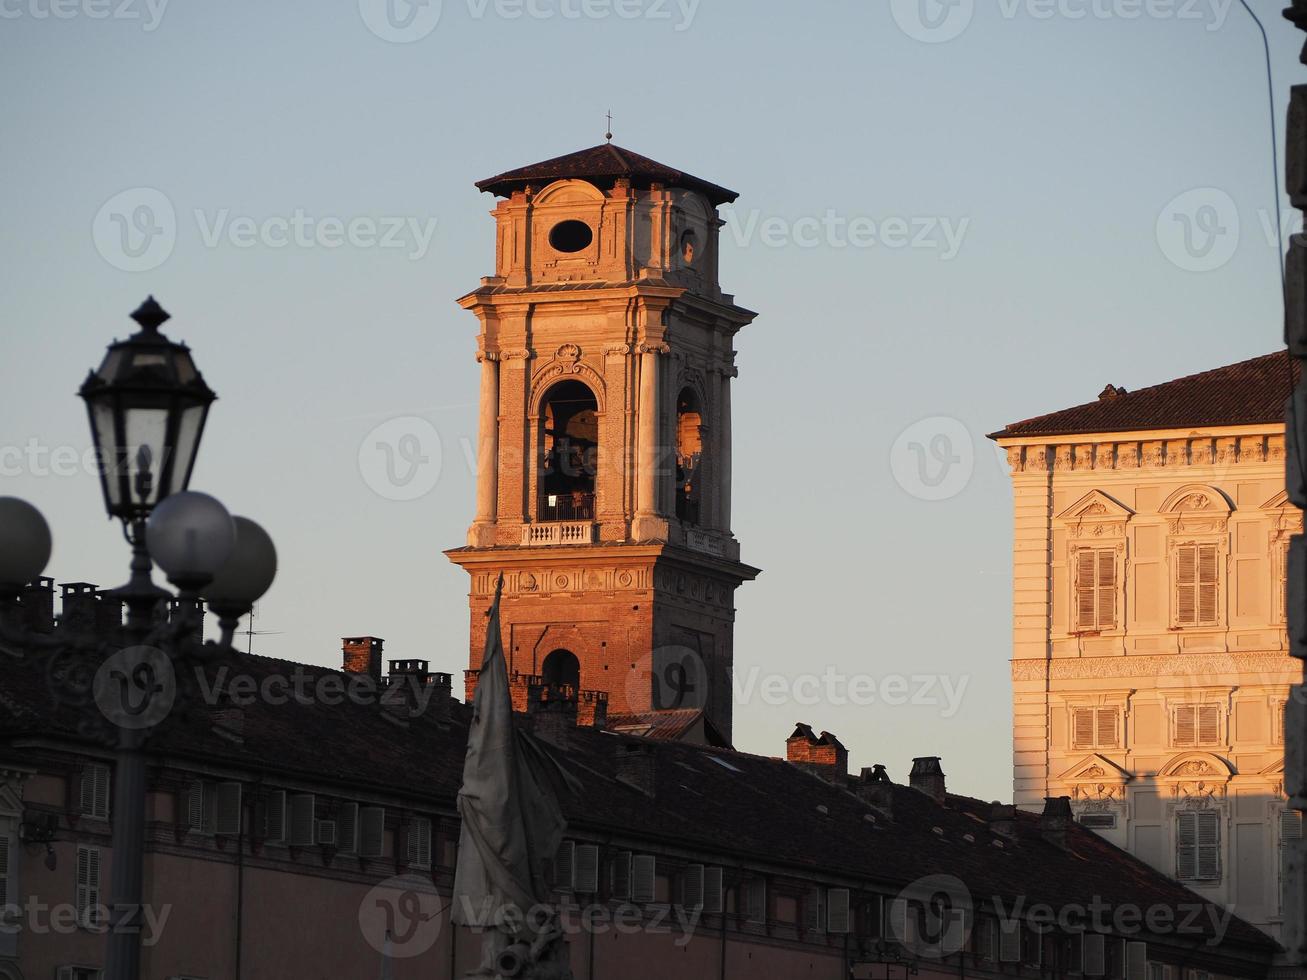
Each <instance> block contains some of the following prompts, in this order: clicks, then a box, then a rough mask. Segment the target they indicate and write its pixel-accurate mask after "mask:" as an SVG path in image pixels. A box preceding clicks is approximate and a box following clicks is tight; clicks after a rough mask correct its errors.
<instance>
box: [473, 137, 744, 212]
mask: <svg viewBox="0 0 1307 980" xmlns="http://www.w3.org/2000/svg"><path fill="white" fill-rule="evenodd" d="M569 177H579V178H581V179H583V180H589V181H592V182H594V183H597V184H600V185H602V186H611V185H612V183H613V182H614V181H616V180H618V179H619V178H626V179H627V180H630V181H631V183H632V184H633V185H635V186H637V187H648V186H649V185H650V184H662V185H664V186H666V187H684V188H687V189H689V190H693V191H698V192H699V193H700V194H703V195H704V196H705V197H707V198H708V200H709V201H711V202H712V204H713V206H714V207H716V206H717V205H719V204H729V203H730V202H731V201H734V200H735V199H736V198H737V197H739V196H740V195H739V194H737V193H736V192H735V191H732V190H727V189H726V188H725V187H721V186H719V185H718V184H713V183H710V182H709V181H706V180H701V179H700V178H698V177H695V176H693V175H691V174H687V173H686V172H685V171H683V170H677V169H676V168H675V167H669V166H667V165H666V164H664V163H659V162H658V161H657V160H650V159H649V158H648V157H646V156H641V155H640V154H639V153H635V152H633V151H631V150H627V149H623V148H622V147H620V146H617V145H616V144H614V143H600V144H599V145H598V146H592V147H590V148H589V149H587V150H577V151H576V152H575V153H567V154H565V155H563V156H561V157H554V158H553V159H552V160H542V161H540V162H539V163H533V164H530V165H528V166H525V167H518V168H517V169H516V170H509V171H506V172H505V173H502V174H498V175H497V176H494V177H487V178H486V179H485V180H478V181H477V184H476V186H477V189H478V190H482V191H486V192H488V193H490V194H496V195H499V196H500V197H507V196H508V195H509V194H511V193H512V192H513V191H515V190H520V189H522V188H523V187H525V186H526V185H527V184H542V183H549V182H551V181H555V180H565V179H567V178H569Z"/></svg>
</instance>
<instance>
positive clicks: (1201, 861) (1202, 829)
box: [1195, 810, 1221, 881]
mask: <svg viewBox="0 0 1307 980" xmlns="http://www.w3.org/2000/svg"><path fill="white" fill-rule="evenodd" d="M1195 816H1196V817H1197V818H1198V877H1199V878H1201V879H1203V880H1204V881H1211V880H1214V879H1216V878H1219V877H1221V817H1220V814H1219V813H1216V812H1214V811H1211V810H1204V811H1202V812H1200V813H1197V814H1195Z"/></svg>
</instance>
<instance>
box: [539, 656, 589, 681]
mask: <svg viewBox="0 0 1307 980" xmlns="http://www.w3.org/2000/svg"><path fill="white" fill-rule="evenodd" d="M540 674H541V679H542V680H543V681H544V682H545V686H546V687H569V688H571V689H572V690H573V691H575V690H577V689H578V688H579V687H580V686H581V661H579V660H577V659H576V654H574V653H573V652H572V651H571V650H555V651H553V652H552V653H550V654H549V656H547V657H545V662H544V663H543V664H541V666H540Z"/></svg>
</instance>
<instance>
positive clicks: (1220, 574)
mask: <svg viewBox="0 0 1307 980" xmlns="http://www.w3.org/2000/svg"><path fill="white" fill-rule="evenodd" d="M1226 537H1227V536H1218V535H1208V536H1200V537H1193V536H1185V537H1184V538H1173V539H1172V541H1171V546H1170V549H1169V553H1168V554H1169V557H1170V566H1171V567H1170V579H1171V581H1170V596H1171V598H1170V623H1171V629H1173V630H1185V629H1221V628H1223V627H1224V625H1225V603H1226V596H1227V583H1226V564H1227V560H1226V558H1227V551H1228V541H1227V540H1226ZM1205 548H1210V549H1211V550H1212V566H1213V569H1212V571H1213V576H1212V579H1211V581H1210V582H1205V581H1204V579H1203V575H1202V567H1203V557H1202V553H1203V549H1205ZM1189 549H1193V551H1194V566H1193V567H1194V581H1193V582H1192V583H1184V582H1181V581H1180V577H1181V576H1180V573H1181V561H1182V560H1183V559H1182V557H1181V556H1182V553H1183V552H1185V551H1187V550H1189ZM1187 584H1192V586H1193V589H1194V597H1193V611H1194V617H1193V620H1192V621H1187V620H1185V619H1182V618H1181V615H1180V612H1181V609H1180V607H1181V599H1180V589H1181V587H1182V586H1184V585H1187ZM1209 584H1210V585H1211V588H1212V615H1211V618H1210V619H1209V618H1204V617H1203V615H1202V610H1203V596H1202V590H1203V588H1204V586H1205V585H1209Z"/></svg>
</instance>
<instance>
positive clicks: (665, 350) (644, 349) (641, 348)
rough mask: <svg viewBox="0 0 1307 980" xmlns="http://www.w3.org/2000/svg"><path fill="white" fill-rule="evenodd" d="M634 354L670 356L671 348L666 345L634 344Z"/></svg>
mask: <svg viewBox="0 0 1307 980" xmlns="http://www.w3.org/2000/svg"><path fill="white" fill-rule="evenodd" d="M635 350H636V353H638V354H670V353H671V352H672V348H671V346H670V345H668V344H636V345H635Z"/></svg>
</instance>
